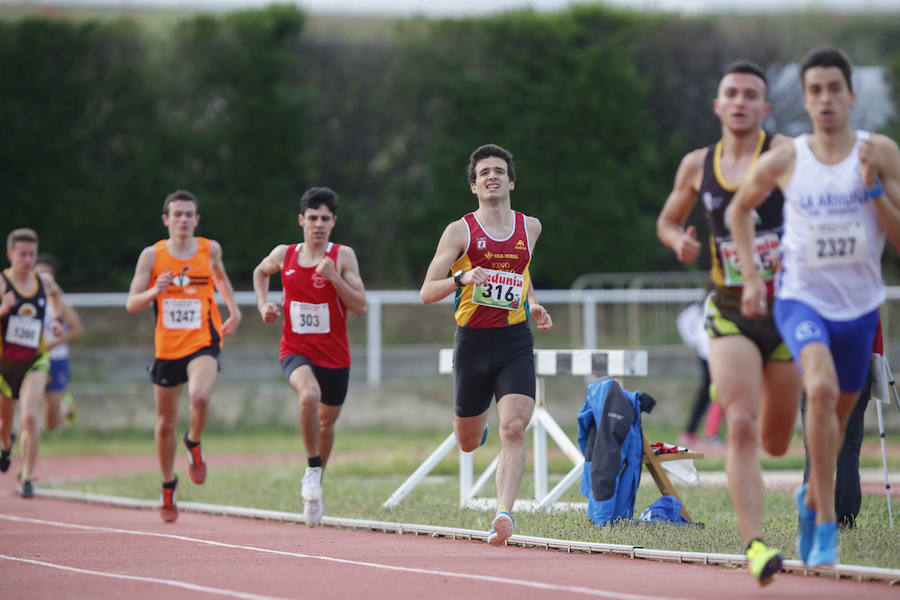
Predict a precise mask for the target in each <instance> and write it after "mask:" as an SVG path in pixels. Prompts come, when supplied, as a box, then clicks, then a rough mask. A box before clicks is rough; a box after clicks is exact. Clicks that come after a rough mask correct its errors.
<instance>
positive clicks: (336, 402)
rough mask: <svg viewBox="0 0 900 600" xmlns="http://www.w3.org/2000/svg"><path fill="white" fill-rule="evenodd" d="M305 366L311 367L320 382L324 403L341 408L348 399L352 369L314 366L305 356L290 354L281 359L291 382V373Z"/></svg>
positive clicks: (282, 368) (286, 375)
mask: <svg viewBox="0 0 900 600" xmlns="http://www.w3.org/2000/svg"><path fill="white" fill-rule="evenodd" d="M303 365H309V367H310V368H311V369H312V372H313V375H315V377H316V381H318V382H319V390H320V391H321V392H322V398H321V400H322V403H323V404H327V405H329V406H340V405H342V404H343V403H344V400H345V399H346V398H347V386H348V384H349V383H350V367H344V368H343V369H329V368H328V367H319V366H316V365H314V364H312V363H311V362H310V361H309V359H308V358H306V357H305V356H300V355H299V354H288V355H287V356H285V357H284V358H282V359H281V372H282V373H284V376H285V377H287V378H288V380H290V378H291V373H293V372H294V371H295V370H296V369H299V368H300V367H302V366H303Z"/></svg>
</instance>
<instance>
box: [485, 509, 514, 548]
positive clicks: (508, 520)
mask: <svg viewBox="0 0 900 600" xmlns="http://www.w3.org/2000/svg"><path fill="white" fill-rule="evenodd" d="M515 527H516V522H515V520H513V518H512V515H511V514H509V513H508V512H506V511H500V512H498V513H497V514H496V515H494V520H493V521H492V522H491V533H490V534H488V540H487V541H488V544H490V545H491V546H502V545H503V544H504V543H505V542H506V540H508V539H509V537H510V536H511V535H512V534H513V531H514V530H515Z"/></svg>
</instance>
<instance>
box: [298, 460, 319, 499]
mask: <svg viewBox="0 0 900 600" xmlns="http://www.w3.org/2000/svg"><path fill="white" fill-rule="evenodd" d="M300 495H301V496H303V500H305V501H311V500H321V499H322V467H306V473H304V474H303V489H302V490H301V492H300Z"/></svg>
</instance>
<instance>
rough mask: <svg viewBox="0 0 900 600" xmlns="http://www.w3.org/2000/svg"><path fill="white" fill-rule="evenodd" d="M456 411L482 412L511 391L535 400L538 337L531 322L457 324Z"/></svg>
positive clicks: (471, 414) (463, 414)
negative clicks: (476, 326)
mask: <svg viewBox="0 0 900 600" xmlns="http://www.w3.org/2000/svg"><path fill="white" fill-rule="evenodd" d="M453 365H454V369H453V371H454V380H455V384H456V385H455V395H454V396H455V397H454V411H455V412H456V415H457V416H459V417H474V416H476V415H480V414H481V413H483V412H484V411H486V410H487V409H488V407H490V405H491V398H492V397H493V398H497V399H498V400H499V399H500V398H502V397H503V396H505V395H507V394H522V395H523V396H528V397H529V398H532V399H534V394H535V372H534V337H532V335H531V328H529V327H528V323H527V322H524V323H517V324H515V325H511V326H509V327H499V328H494V329H467V328H465V327H457V328H456V334H455V335H454V342H453Z"/></svg>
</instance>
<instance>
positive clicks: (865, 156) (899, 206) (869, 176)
mask: <svg viewBox="0 0 900 600" xmlns="http://www.w3.org/2000/svg"><path fill="white" fill-rule="evenodd" d="M859 164H860V176H861V177H862V180H863V183H864V184H865V186H866V187H867V188H869V189H872V188H874V187H875V180H876V178H879V179H881V185H882V188H883V189H884V194H882V195H881V196H879V197H877V198H874V202H875V209H876V210H877V211H878V217H879V218H880V219H881V226H882V227H884V232H885V235H886V236H887V239H888V240H889V241H890V242H891V244H893V245H894V247H895V248H900V149H898V148H897V143H896V142H894V140H892V139H891V138H889V137H887V136H884V135H878V134H873V135H872V136H871V137H870V138H869V139H868V140H866V141H865V142H864V143H863V145H862V147H861V148H860V149H859Z"/></svg>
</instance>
